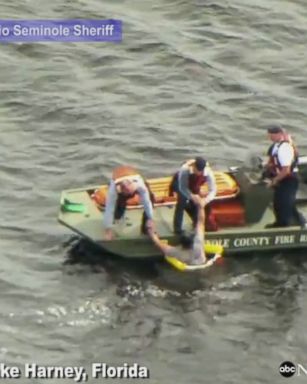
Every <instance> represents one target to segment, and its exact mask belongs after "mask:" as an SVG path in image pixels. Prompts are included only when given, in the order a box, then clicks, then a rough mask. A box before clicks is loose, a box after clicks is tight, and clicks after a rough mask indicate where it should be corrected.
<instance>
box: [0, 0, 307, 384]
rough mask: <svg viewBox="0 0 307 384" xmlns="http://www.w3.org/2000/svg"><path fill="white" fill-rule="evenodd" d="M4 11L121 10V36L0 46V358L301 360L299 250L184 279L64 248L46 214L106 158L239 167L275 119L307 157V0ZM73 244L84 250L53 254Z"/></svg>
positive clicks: (239, 371) (98, 14) (101, 175)
mask: <svg viewBox="0 0 307 384" xmlns="http://www.w3.org/2000/svg"><path fill="white" fill-rule="evenodd" d="M0 9H1V15H2V18H23V19H26V18H50V19H51V18H78V17H79V18H118V19H122V20H123V22H124V38H123V42H122V43H121V44H108V43H102V44H99V43H79V44H77V43H71V44H64V43H49V44H47V43H46V44H42V43H39V44H38V43H37V44H15V45H1V46H0V58H1V64H0V90H1V92H0V119H1V129H0V143H1V159H2V161H1V168H0V177H1V189H0V196H1V201H2V204H1V206H0V217H1V221H0V225H1V236H0V246H1V272H0V287H1V314H0V360H1V361H2V362H5V363H8V364H17V365H18V364H20V365H23V364H25V363H26V362H36V363H42V364H49V365H61V364H66V365H77V366H89V365H90V364H91V363H92V362H107V363H110V364H122V363H124V362H134V361H135V362H138V363H140V364H144V365H147V366H148V367H149V368H150V372H151V379H150V380H149V381H148V382H150V383H152V384H161V383H165V384H170V383H177V384H186V383H189V382H191V383H194V384H198V383H221V384H222V383H225V384H226V383H227V384H231V383H236V384H239V383H240V384H241V383H242V384H243V383H247V382H248V383H250V384H252V383H270V384H275V383H280V382H281V381H282V380H285V379H284V378H282V377H281V376H280V375H279V373H278V367H279V364H280V363H281V362H282V361H284V360H290V361H293V362H296V363H299V362H300V363H302V364H304V363H305V364H307V357H306V350H307V336H306V316H307V303H306V301H307V288H306V287H307V261H306V259H305V257H304V256H306V255H304V253H302V254H301V255H292V256H290V257H284V256H283V255H272V256H267V257H265V258H263V257H262V256H261V255H255V256H254V257H252V258H243V259H242V258H234V259H229V260H225V261H224V264H223V265H221V266H216V267H214V268H212V269H211V270H210V271H208V272H206V273H205V274H199V275H193V277H192V276H191V275H189V276H186V275H184V276H183V275H180V274H178V273H176V272H175V271H172V270H170V269H169V268H167V267H166V266H164V265H162V264H147V263H146V264H143V263H142V264H132V265H131V264H130V263H127V262H120V261H118V260H106V261H104V262H103V263H102V264H101V265H98V263H97V262H96V261H97V258H98V255H97V253H95V252H96V251H95V250H91V249H90V248H89V249H88V247H87V246H85V245H84V244H83V243H81V244H79V246H75V248H73V249H74V251H73V252H72V251H70V249H71V247H72V245H71V244H70V245H65V243H66V242H67V241H69V239H70V233H69V232H68V231H67V230H66V229H65V228H62V227H61V226H60V225H59V224H58V223H57V221H56V215H57V209H58V203H59V195H60V192H61V190H63V189H66V188H74V187H81V186H84V185H93V184H99V183H105V182H106V181H107V179H108V177H109V176H110V172H111V170H112V168H113V167H114V166H115V165H119V164H122V163H127V162H129V163H130V164H134V165H136V166H138V167H139V168H140V169H141V171H142V172H143V173H144V174H145V175H147V176H158V175H161V174H162V173H163V174H168V173H171V172H173V171H174V170H175V169H176V167H177V166H178V164H179V163H180V162H181V161H182V160H184V159H185V158H190V156H194V154H204V155H205V156H207V157H208V158H209V159H210V162H211V163H212V164H213V166H215V167H221V166H223V165H224V166H226V165H229V164H234V165H235V164H239V163H242V162H243V161H244V159H246V158H247V157H248V155H249V154H250V153H257V152H258V153H264V151H265V150H266V147H267V145H268V144H269V143H268V142H267V139H266V134H265V130H264V128H263V127H264V126H265V125H266V124H268V123H271V122H276V121H278V122H281V123H283V124H285V125H286V126H287V127H288V128H289V130H290V131H291V132H292V133H293V134H294V136H295V138H296V140H297V142H298V144H299V147H300V149H301V152H302V153H306V152H307V135H306V126H305V124H306V120H307V109H306V94H307V80H306V79H307V65H306V37H307V3H306V2H304V1H302V0H297V1H295V2H292V1H289V0H287V1H286V0H279V1H273V0H272V1H269V2H268V1H264V0H254V1H252V0H244V1H243V0H233V1H231V2H230V1H206V0H191V1H179V0H178V1H174V0H157V1H155V2H149V1H139V0H138V1H137V0H130V1H119V0H112V1H111V0H108V1H106V0H103V1H96V0H95V1H94V0H89V1H82V0H78V1H74V2H72V1H63V0H61V1H60V0H54V1H52V2H49V1H46V0H41V1H40V2H35V1H30V0H28V1H24V2H22V3H21V2H18V1H16V0H12V1H10V2H6V3H4V2H2V4H1V6H0ZM70 253H73V257H74V258H75V261H78V260H79V261H78V262H76V263H74V264H64V261H65V260H67V259H68V257H69V254H70ZM84 258H85V259H89V260H90V261H91V262H90V263H84ZM76 259H77V260H76ZM82 260H83V261H82ZM306 379H307V378H306V377H301V378H299V377H295V378H294V379H293V382H294V381H295V382H304V380H305V381H306ZM30 381H31V380H26V379H25V378H23V379H20V380H18V382H30ZM109 381H110V380H109ZM35 382H37V383H40V382H45V381H44V380H42V381H40V380H37V381H35ZM49 382H54V383H56V382H60V380H55V379H54V380H50V381H49ZM89 382H90V383H96V382H99V381H97V380H94V379H89ZM110 382H112V383H113V382H114V383H118V382H121V380H118V379H117V380H112V381H110ZM139 382H141V381H139Z"/></svg>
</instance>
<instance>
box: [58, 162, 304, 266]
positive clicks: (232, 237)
mask: <svg viewBox="0 0 307 384" xmlns="http://www.w3.org/2000/svg"><path fill="white" fill-rule="evenodd" d="M304 171H305V167H304V168H303V172H302V174H303V175H304V178H303V179H302V181H301V186H302V189H301V190H300V192H299V194H298V202H297V205H298V209H299V210H300V212H301V213H302V214H303V215H305V217H307V191H306V190H307V173H304ZM229 173H231V175H232V176H233V177H235V178H236V180H237V182H238V184H239V185H240V188H241V195H242V196H241V199H242V201H243V203H244V206H245V210H246V225H244V226H241V227H238V226H236V227H229V228H227V229H221V230H219V231H217V232H207V233H206V242H208V243H217V244H221V245H222V246H223V247H224V249H225V256H228V255H232V254H238V253H249V252H253V251H256V252H262V251H282V250H289V249H299V248H302V249H303V248H306V249H307V229H302V228H301V227H299V226H298V225H293V226H291V227H287V228H273V229H266V228H265V226H266V225H267V224H269V223H272V222H274V214H273V210H272V191H271V190H270V189H268V188H267V187H266V186H265V185H264V184H263V183H259V182H255V181H254V180H253V178H252V177H251V176H250V175H247V174H246V173H244V172H243V171H241V170H237V169H236V170H231V171H229ZM305 175H306V179H305ZM96 188H98V187H97V186H93V187H88V188H82V189H74V190H66V191H63V192H62V195H61V209H60V212H59V215H58V220H59V222H60V223H61V224H63V225H64V226H66V227H68V228H69V229H71V230H72V231H73V232H75V233H77V234H79V235H80V236H81V237H85V238H87V239H89V240H91V241H92V242H93V243H95V244H96V245H98V246H100V247H101V249H102V250H103V251H105V252H108V253H112V254H116V255H119V256H122V257H125V258H151V257H154V256H155V257H156V256H157V255H159V251H158V250H157V249H156V248H155V246H154V245H153V244H152V242H151V241H150V239H149V238H148V237H147V236H146V235H142V234H141V233H140V223H141V216H142V213H143V210H142V209H141V208H139V209H127V210H126V214H125V218H124V219H123V220H122V221H121V222H120V223H119V224H118V225H116V226H115V228H114V230H115V238H114V240H112V241H104V232H103V227H102V221H103V214H104V212H103V211H101V209H99V208H98V207H97V205H96V203H95V202H94V201H93V199H92V198H91V196H90V195H91V192H92V191H93V190H95V189H96ZM174 210H175V206H174V205H173V204H169V205H163V206H158V207H155V223H156V227H157V230H158V233H159V235H160V237H161V238H163V239H165V240H167V241H168V242H169V243H170V244H174V245H175V244H177V243H178V237H177V236H175V235H174V233H173V216H174ZM184 229H185V230H186V231H188V232H189V231H191V229H192V228H191V220H190V219H189V217H188V216H185V217H184ZM161 256H162V255H161Z"/></svg>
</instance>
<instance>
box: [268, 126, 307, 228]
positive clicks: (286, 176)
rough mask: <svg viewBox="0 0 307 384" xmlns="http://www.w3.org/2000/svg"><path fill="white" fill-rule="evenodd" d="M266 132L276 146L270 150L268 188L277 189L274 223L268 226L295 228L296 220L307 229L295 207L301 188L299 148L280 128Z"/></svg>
mask: <svg viewBox="0 0 307 384" xmlns="http://www.w3.org/2000/svg"><path fill="white" fill-rule="evenodd" d="M267 131H268V135H269V139H270V140H271V141H272V142H273V144H272V145H271V146H270V148H269V150H268V156H269V158H268V162H267V164H266V166H265V173H266V175H267V176H268V177H269V179H270V182H269V187H271V188H274V197H273V209H274V214H275V222H274V223H272V224H268V225H267V226H266V227H267V228H275V227H288V226H291V225H293V221H294V222H295V223H297V224H299V225H300V226H301V227H306V219H305V218H304V216H303V215H302V214H301V213H300V212H299V211H298V210H297V208H296V205H295V200H296V193H297V190H298V186H299V180H298V167H297V164H298V152H297V149H296V147H295V145H294V143H293V141H292V139H291V137H290V135H288V134H287V133H286V131H285V130H284V129H282V128H281V127H280V126H272V127H269V128H268V130H267ZM294 225H295V224H294Z"/></svg>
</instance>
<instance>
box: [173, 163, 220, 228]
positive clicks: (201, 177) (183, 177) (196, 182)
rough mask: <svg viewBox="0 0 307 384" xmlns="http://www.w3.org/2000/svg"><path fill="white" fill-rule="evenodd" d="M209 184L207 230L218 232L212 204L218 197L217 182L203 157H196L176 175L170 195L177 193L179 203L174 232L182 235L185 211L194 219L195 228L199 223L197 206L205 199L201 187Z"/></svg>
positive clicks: (206, 205) (206, 208) (205, 203)
mask: <svg viewBox="0 0 307 384" xmlns="http://www.w3.org/2000/svg"><path fill="white" fill-rule="evenodd" d="M205 183H208V190H209V193H208V195H207V196H206V197H205V200H204V206H205V212H206V215H205V216H206V224H205V226H206V230H208V231H210V230H211V231H216V230H217V224H216V221H215V219H214V217H213V214H212V212H211V204H210V202H211V201H212V200H213V199H214V197H215V195H216V181H215V177H214V174H213V172H212V170H211V168H210V167H209V164H208V163H207V161H206V160H205V159H203V158H202V157H196V158H195V159H193V160H189V161H187V162H186V163H184V164H183V165H182V166H181V168H180V170H179V171H178V172H177V173H176V174H175V175H174V177H173V180H172V184H171V188H170V193H171V194H172V193H173V192H176V193H177V203H176V208H175V214H174V222H173V225H174V232H175V233H177V234H182V222H183V215H184V211H186V212H187V213H188V215H189V216H190V218H191V219H192V222H193V226H194V227H195V226H196V222H197V204H198V203H199V197H204V195H203V194H202V193H201V187H202V185H204V184H205Z"/></svg>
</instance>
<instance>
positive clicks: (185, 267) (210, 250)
mask: <svg viewBox="0 0 307 384" xmlns="http://www.w3.org/2000/svg"><path fill="white" fill-rule="evenodd" d="M204 248H205V253H206V255H207V254H214V257H212V258H211V259H209V260H207V261H206V262H205V263H204V264H195V265H189V264H186V263H185V262H183V261H181V260H178V259H177V258H176V257H172V256H165V260H166V261H167V262H168V263H169V264H171V265H172V266H173V267H174V268H176V269H177V270H178V271H181V272H185V271H197V270H199V269H205V268H208V267H210V266H211V265H213V264H214V263H215V261H216V260H217V259H219V258H220V257H222V254H223V252H224V248H223V247H222V246H221V245H219V244H205V247H204Z"/></svg>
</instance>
